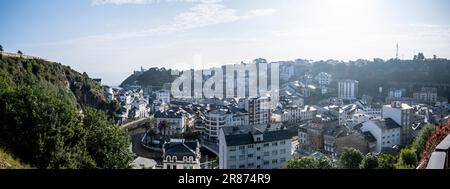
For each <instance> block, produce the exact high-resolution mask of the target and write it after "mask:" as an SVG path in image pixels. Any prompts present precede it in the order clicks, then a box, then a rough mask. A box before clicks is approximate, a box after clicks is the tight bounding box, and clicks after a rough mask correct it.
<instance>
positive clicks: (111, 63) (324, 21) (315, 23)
mask: <svg viewBox="0 0 450 189" xmlns="http://www.w3.org/2000/svg"><path fill="white" fill-rule="evenodd" d="M449 8H450V1H448V0H395V1H392V0H1V1H0V44H1V45H3V47H4V49H5V50H6V51H12V52H16V51H17V50H19V49H20V50H22V51H23V52H24V53H25V54H30V55H35V56H40V57H43V58H46V59H49V60H52V61H58V62H62V63H63V64H66V65H70V66H71V67H72V68H74V69H76V70H78V71H80V72H83V71H85V72H87V73H88V74H89V75H90V76H91V77H102V78H104V80H105V82H106V83H107V84H112V85H116V84H119V83H120V82H121V81H122V80H123V79H124V78H125V77H126V76H128V75H129V74H130V73H132V71H133V70H136V69H138V68H140V66H144V67H145V68H148V67H161V66H165V67H169V68H180V69H185V68H189V67H190V66H191V65H192V62H193V61H194V56H195V55H200V56H201V57H202V59H203V66H205V67H210V66H214V65H220V64H229V63H239V62H241V61H245V62H249V61H251V60H253V59H255V58H258V57H262V58H266V59H268V60H269V61H280V60H294V59H296V58H306V59H314V60H321V59H338V60H355V59H359V58H363V59H372V58H375V57H380V58H384V59H388V58H392V57H395V44H396V43H397V42H398V43H399V45H400V52H399V54H400V55H399V56H400V58H404V59H411V58H412V56H413V54H415V53H417V52H424V54H425V56H428V57H431V56H432V55H433V54H436V55H437V56H438V57H446V58H449V57H450V19H449V18H450V11H448V10H449Z"/></svg>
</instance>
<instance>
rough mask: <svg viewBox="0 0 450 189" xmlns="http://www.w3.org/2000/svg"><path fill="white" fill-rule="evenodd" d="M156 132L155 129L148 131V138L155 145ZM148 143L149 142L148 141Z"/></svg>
mask: <svg viewBox="0 0 450 189" xmlns="http://www.w3.org/2000/svg"><path fill="white" fill-rule="evenodd" d="M156 134H157V133H156V131H155V130H153V129H150V130H148V132H147V136H148V137H149V138H150V142H151V143H153V141H154V140H155V136H156ZM147 143H148V141H147Z"/></svg>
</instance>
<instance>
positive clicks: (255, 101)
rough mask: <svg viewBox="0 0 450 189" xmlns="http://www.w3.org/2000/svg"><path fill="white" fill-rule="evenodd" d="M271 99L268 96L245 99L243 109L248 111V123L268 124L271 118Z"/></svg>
mask: <svg viewBox="0 0 450 189" xmlns="http://www.w3.org/2000/svg"><path fill="white" fill-rule="evenodd" d="M270 103H271V100H270V98H268V97H260V98H251V99H246V100H245V104H244V105H245V106H244V107H245V110H246V111H248V115H249V124H250V125H259V124H268V123H270V119H271V116H272V115H271V112H272V110H271V104H270Z"/></svg>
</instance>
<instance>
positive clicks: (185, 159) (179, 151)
mask: <svg viewBox="0 0 450 189" xmlns="http://www.w3.org/2000/svg"><path fill="white" fill-rule="evenodd" d="M162 149H163V169H200V158H201V154H200V144H199V142H198V141H187V140H184V139H171V140H170V142H166V143H164V145H163V148H162Z"/></svg>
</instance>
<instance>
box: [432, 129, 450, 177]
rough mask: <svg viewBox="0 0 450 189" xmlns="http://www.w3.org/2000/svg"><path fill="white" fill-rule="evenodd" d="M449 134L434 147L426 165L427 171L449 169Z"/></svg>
mask: <svg viewBox="0 0 450 189" xmlns="http://www.w3.org/2000/svg"><path fill="white" fill-rule="evenodd" d="M449 152H450V134H449V135H447V137H445V139H444V140H442V142H441V143H439V144H438V145H437V146H436V149H435V150H434V152H433V153H432V154H431V157H430V160H429V161H428V164H427V169H450V165H449V163H450V153H449Z"/></svg>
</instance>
